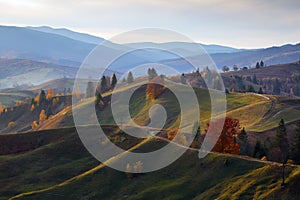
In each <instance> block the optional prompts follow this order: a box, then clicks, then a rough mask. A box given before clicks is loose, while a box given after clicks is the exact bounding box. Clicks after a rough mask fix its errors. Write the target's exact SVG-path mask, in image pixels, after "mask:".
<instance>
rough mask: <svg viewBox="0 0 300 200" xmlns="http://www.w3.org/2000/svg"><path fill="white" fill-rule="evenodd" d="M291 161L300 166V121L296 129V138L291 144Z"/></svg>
mask: <svg viewBox="0 0 300 200" xmlns="http://www.w3.org/2000/svg"><path fill="white" fill-rule="evenodd" d="M290 155H291V159H292V160H293V161H294V162H295V163H296V164H300V121H298V122H297V126H296V129H295V136H294V138H293V142H292V144H291V152H290Z"/></svg>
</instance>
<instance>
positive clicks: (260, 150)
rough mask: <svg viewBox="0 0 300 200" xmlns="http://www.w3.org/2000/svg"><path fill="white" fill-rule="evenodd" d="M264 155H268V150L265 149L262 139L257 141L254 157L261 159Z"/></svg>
mask: <svg viewBox="0 0 300 200" xmlns="http://www.w3.org/2000/svg"><path fill="white" fill-rule="evenodd" d="M264 156H266V151H265V149H264V147H263V145H262V144H261V142H260V141H256V143H255V146H254V151H253V154H252V157H253V158H258V159H261V158H262V157H264Z"/></svg>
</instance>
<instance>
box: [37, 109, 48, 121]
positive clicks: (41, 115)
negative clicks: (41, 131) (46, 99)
mask: <svg viewBox="0 0 300 200" xmlns="http://www.w3.org/2000/svg"><path fill="white" fill-rule="evenodd" d="M39 119H40V124H43V122H44V121H45V120H46V119H47V115H46V112H45V110H44V109H43V110H41V113H40V118H39Z"/></svg>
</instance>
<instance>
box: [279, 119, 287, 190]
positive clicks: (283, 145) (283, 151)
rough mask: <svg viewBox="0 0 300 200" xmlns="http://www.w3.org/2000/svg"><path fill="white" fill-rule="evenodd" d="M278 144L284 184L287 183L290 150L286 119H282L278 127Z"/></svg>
mask: <svg viewBox="0 0 300 200" xmlns="http://www.w3.org/2000/svg"><path fill="white" fill-rule="evenodd" d="M276 146H277V147H278V148H279V150H280V155H278V156H279V160H280V162H281V163H282V174H281V176H282V183H281V185H282V186H283V185H284V184H285V182H284V168H285V164H286V162H287V159H288V150H289V144H288V140H287V134H286V127H285V123H284V120H283V119H281V120H280V122H279V125H278V128H277V132H276Z"/></svg>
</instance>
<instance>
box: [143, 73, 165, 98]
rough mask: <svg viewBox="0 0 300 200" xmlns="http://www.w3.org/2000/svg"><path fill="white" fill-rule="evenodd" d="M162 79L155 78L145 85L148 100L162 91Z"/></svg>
mask: <svg viewBox="0 0 300 200" xmlns="http://www.w3.org/2000/svg"><path fill="white" fill-rule="evenodd" d="M163 85H164V79H163V78H161V77H159V76H156V77H154V78H153V79H152V80H151V81H150V82H149V83H148V85H147V89H146V93H147V96H148V97H149V98H150V99H155V98H156V97H157V96H158V95H159V94H160V93H161V92H162V91H163V90H164V86H163Z"/></svg>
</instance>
